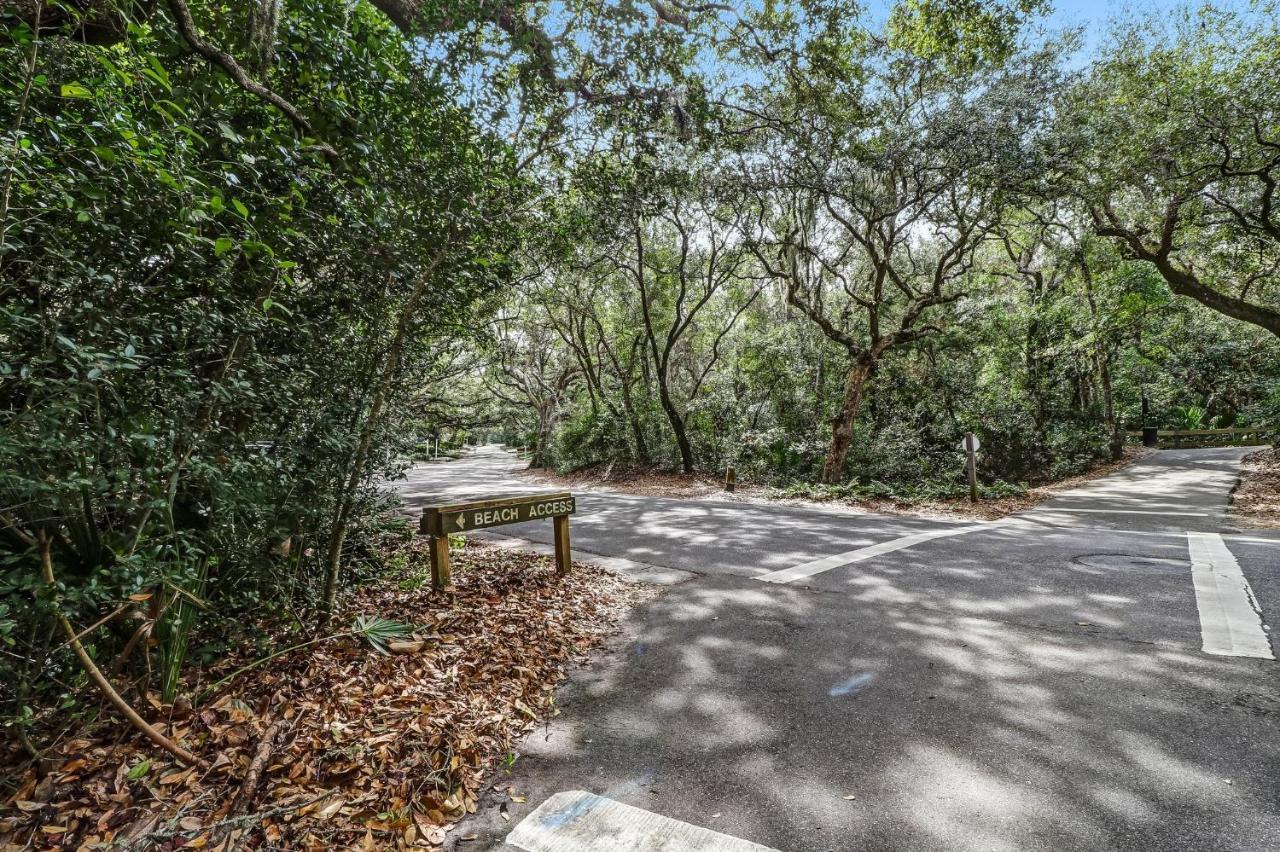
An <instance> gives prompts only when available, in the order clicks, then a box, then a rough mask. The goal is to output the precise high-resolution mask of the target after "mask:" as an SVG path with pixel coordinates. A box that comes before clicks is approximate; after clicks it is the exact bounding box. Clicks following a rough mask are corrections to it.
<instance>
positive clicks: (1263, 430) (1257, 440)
mask: <svg viewBox="0 0 1280 852" xmlns="http://www.w3.org/2000/svg"><path fill="white" fill-rule="evenodd" d="M1126 434H1127V435H1128V437H1129V443H1131V444H1141V443H1142V432H1141V430H1139V431H1134V432H1128V433H1126ZM1276 437H1277V432H1276V430H1275V429H1273V428H1272V427H1270V426H1243V427H1237V428H1234V429H1161V430H1159V431H1158V432H1157V433H1156V441H1157V445H1158V446H1161V447H1165V448H1166V449H1187V448H1192V447H1249V446H1253V445H1255V444H1258V445H1261V444H1271V443H1274V442H1275V440H1276Z"/></svg>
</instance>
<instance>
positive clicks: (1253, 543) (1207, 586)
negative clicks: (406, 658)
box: [402, 450, 1280, 852]
mask: <svg viewBox="0 0 1280 852" xmlns="http://www.w3.org/2000/svg"><path fill="white" fill-rule="evenodd" d="M1241 455H1242V452H1241V451H1238V450H1203V451H1167V452H1161V453H1157V454H1156V455H1154V456H1153V457H1151V458H1149V459H1147V460H1144V461H1142V462H1139V463H1138V464H1136V465H1134V466H1132V467H1130V468H1128V469H1126V470H1125V471H1122V472H1121V473H1120V474H1117V475H1115V476H1112V477H1108V478H1107V479H1105V480H1099V481H1097V482H1095V483H1090V484H1089V485H1086V486H1084V487H1082V488H1079V489H1076V490H1074V491H1072V492H1069V493H1064V494H1062V495H1060V496H1058V497H1055V498H1054V499H1053V500H1051V501H1049V502H1047V503H1045V504H1042V505H1041V506H1040V507H1038V508H1036V509H1035V510H1033V511H1030V512H1027V513H1024V514H1022V515H1019V516H1015V517H1014V518H1010V519H1006V520H1004V521H1000V522H995V523H991V524H971V523H968V524H967V523H945V522H936V521H926V520H917V519H909V518H899V517H885V516H878V515H859V514H850V513H846V512H840V511H829V510H826V509H821V508H815V509H809V508H796V507H779V506H761V505H753V504H743V503H730V502H715V501H706V500H667V499H662V498H645V497H633V496H625V495H614V494H606V493H599V492H589V493H585V494H583V495H581V496H580V498H579V512H578V515H576V516H575V517H574V519H573V522H572V524H573V537H574V547H575V549H576V550H582V551H586V552H590V553H597V554H601V555H604V556H610V557H621V558H625V559H628V560H634V561H636V562H640V563H647V564H650V565H656V566H662V567H664V568H673V569H680V570H682V571H688V572H692V574H691V576H690V577H689V579H687V580H685V581H684V582H680V583H678V584H676V585H674V586H672V587H671V588H670V589H669V590H668V591H667V593H666V594H664V595H663V596H662V597H661V598H659V599H658V600H657V601H655V602H653V603H652V604H650V605H648V606H646V607H644V608H642V609H641V610H640V611H638V612H637V614H636V616H635V617H634V618H633V620H632V623H631V624H630V625H629V627H628V631H627V634H626V636H625V637H624V638H623V640H621V642H620V644H619V647H618V648H617V649H616V651H615V652H614V653H613V654H611V655H608V656H607V657H606V658H605V659H604V661H603V662H602V664H601V665H600V666H597V667H594V668H593V669H591V670H590V671H586V672H583V673H581V674H580V675H579V676H576V677H575V678H574V679H573V680H572V681H571V683H570V685H569V687H568V688H567V689H566V691H565V693H564V694H563V696H562V698H561V699H560V703H561V706H562V707H564V713H563V715H562V716H561V717H560V718H559V719H557V720H556V721H555V722H554V723H553V724H552V725H550V727H549V728H548V729H547V730H546V731H545V732H544V733H540V734H539V735H538V736H535V737H534V738H533V739H531V740H530V742H528V743H526V745H525V747H524V748H523V749H522V757H521V759H520V761H519V762H518V764H517V768H516V770H515V773H514V774H513V777H512V780H513V782H515V783H516V784H517V785H518V786H519V787H521V789H523V790H526V791H527V793H528V802H527V804H524V805H518V804H513V805H511V806H510V807H511V812H510V816H511V817H512V818H513V820H512V822H510V823H508V822H506V821H504V820H501V819H499V818H498V815H497V814H495V813H490V814H488V815H487V816H486V815H483V814H482V815H481V816H480V819H478V820H477V821H476V823H475V827H473V828H472V829H470V830H472V831H476V832H478V833H479V835H480V839H479V840H477V841H474V842H472V843H470V844H467V847H468V848H477V849H503V850H508V849H513V848H520V847H513V846H510V845H504V844H503V839H504V838H505V837H506V836H507V833H508V832H509V831H510V830H511V828H512V827H513V826H514V825H516V824H517V823H518V822H519V821H520V820H521V819H522V818H523V817H525V816H526V815H527V814H528V813H529V812H531V811H533V809H534V808H536V807H538V806H539V805H541V804H543V803H545V802H546V801H547V800H548V799H549V798H550V797H552V796H553V795H556V794H562V793H567V792H570V791H587V792H588V793H590V794H595V796H594V797H587V798H586V799H583V800H581V801H590V802H595V801H596V800H597V799H599V797H605V798H604V799H602V800H601V801H609V802H618V803H622V804H625V805H628V806H631V807H634V808H640V809H642V810H643V811H644V812H646V813H650V814H655V815H660V816H661V818H666V819H670V820H677V821H679V822H678V823H676V825H681V824H687V825H688V826H689V827H690V829H691V828H692V827H693V826H699V827H702V828H704V829H707V830H711V831H714V832H719V833H723V834H724V835H728V836H732V837H735V838H741V839H744V840H746V841H751V842H754V843H757V844H762V845H764V846H765V847H766V848H773V849H779V850H788V852H806V851H807V850H824V849H830V850H852V849H984V850H985V849H1103V848H1106V849H1113V848H1114V849H1154V848H1161V849H1233V850H1234V849H1259V850H1261V849H1275V848H1280V796H1277V793H1276V790H1277V789H1278V788H1280V736H1277V734H1280V687H1278V684H1280V681H1278V680H1277V674H1278V673H1280V672H1278V670H1277V664H1276V662H1274V661H1273V660H1272V659H1267V657H1271V656H1273V654H1274V651H1275V646H1274V639H1273V636H1272V633H1271V631H1270V630H1269V629H1268V628H1267V627H1266V624H1267V623H1268V621H1269V620H1270V619H1275V617H1276V613H1277V612H1280V534H1276V533H1256V532H1239V531H1234V530H1232V529H1231V528H1230V526H1229V523H1230V521H1229V516H1227V515H1226V512H1225V510H1226V506H1227V500H1228V495H1229V491H1230V488H1231V486H1232V484H1233V483H1234V481H1235V476H1236V469H1237V466H1238V459H1239V457H1240V456H1241ZM511 468H512V465H511V463H510V461H509V457H505V456H502V455H498V454H496V453H482V454H480V455H478V456H474V457H471V458H468V459H465V460H463V461H459V462H454V463H450V464H448V465H434V466H427V467H424V468H418V469H415V471H413V472H412V473H411V475H410V477H409V480H408V482H407V483H406V484H405V485H404V487H403V489H402V493H404V494H405V495H406V497H407V500H408V501H409V502H410V503H411V504H416V505H422V504H426V503H429V502H435V501H437V500H440V499H445V498H448V499H454V498H458V497H472V496H480V495H482V494H483V495H485V496H489V495H491V494H493V493H494V492H498V493H512V492H513V491H517V490H520V491H530V490H537V489H536V488H533V487H531V486H530V485H529V483H528V482H527V481H526V480H520V479H513V478H512V476H511V473H510V471H511ZM549 527H550V525H549V524H545V523H538V524H527V525H521V526H513V527H504V528H503V529H502V530H501V532H503V533H509V534H511V535H515V536H520V537H523V538H528V539H530V540H533V541H537V542H549V541H550V529H549ZM849 797H852V798H849ZM574 801H575V802H577V804H575V805H574V807H579V808H580V807H583V805H582V804H581V801H580V800H578V799H575V800H574ZM624 811H625V809H622V810H618V809H607V808H606V809H601V813H602V814H603V813H607V814H610V815H614V814H615V813H620V812H624ZM625 812H628V813H629V811H625ZM544 816H545V814H544V815H543V816H539V817H537V819H543V818H544ZM561 816H563V815H561ZM559 818H560V817H557V819H559ZM570 823H572V824H574V825H582V826H586V825H587V823H586V822H582V823H578V822H573V821H570ZM646 824H648V823H646ZM649 830H650V831H656V830H657V829H654V828H652V827H651V828H650V829H649ZM680 830H681V831H687V829H680ZM688 836H692V835H688ZM528 842H532V841H528ZM525 848H527V847H525ZM548 848H551V847H548ZM564 848H566V849H567V848H570V847H568V846H566V847H564ZM615 848H617V849H619V850H623V849H630V848H632V847H630V846H626V845H624V842H623V841H622V840H621V839H620V840H619V842H618V845H617V846H616V847H615ZM636 848H640V847H636ZM659 848H662V847H659ZM670 848H672V849H675V848H693V847H691V846H688V845H687V843H686V846H684V847H681V846H672V847H670ZM531 852H542V850H540V849H532V850H531Z"/></svg>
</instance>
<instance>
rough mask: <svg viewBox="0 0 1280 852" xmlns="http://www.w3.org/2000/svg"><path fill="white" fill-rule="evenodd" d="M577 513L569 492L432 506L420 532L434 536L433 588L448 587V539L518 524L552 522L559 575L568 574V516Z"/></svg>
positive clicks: (423, 520)
mask: <svg viewBox="0 0 1280 852" xmlns="http://www.w3.org/2000/svg"><path fill="white" fill-rule="evenodd" d="M576 510H577V503H576V501H575V500H574V498H573V495H572V494H570V493H569V492H567V491H562V492H559V493H556V494H537V495H533V496H529V497H506V498H500V499H496V500H479V501H476V502H474V503H454V504H451V505H447V506H431V507H429V508H428V509H427V510H426V511H425V512H423V513H422V525H421V527H420V530H421V531H422V532H423V533H424V534H426V535H429V536H431V544H430V550H431V585H433V586H435V587H436V588H437V589H443V588H445V587H446V586H448V585H449V582H450V577H451V572H450V569H449V535H450V533H463V532H470V531H471V530H478V529H484V528H486V527H497V526H502V525H503V524H518V523H522V522H524V521H536V520H540V519H542V518H550V519H551V522H552V532H553V536H552V537H553V538H554V540H555V544H556V571H557V572H558V573H560V574H565V573H568V571H569V516H570V515H572V514H573V513H574V512H575V511H576Z"/></svg>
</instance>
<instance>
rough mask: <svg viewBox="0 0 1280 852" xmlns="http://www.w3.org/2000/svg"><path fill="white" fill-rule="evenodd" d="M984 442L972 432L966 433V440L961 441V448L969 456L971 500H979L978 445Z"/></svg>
mask: <svg viewBox="0 0 1280 852" xmlns="http://www.w3.org/2000/svg"><path fill="white" fill-rule="evenodd" d="M980 446H982V443H981V442H980V441H979V440H978V436H977V435H975V434H973V433H972V432H965V433H964V440H963V441H961V442H960V449H962V450H964V452H965V455H966V456H968V459H967V460H966V461H967V464H966V467H967V468H968V473H969V501H970V502H972V503H977V502H978V447H980Z"/></svg>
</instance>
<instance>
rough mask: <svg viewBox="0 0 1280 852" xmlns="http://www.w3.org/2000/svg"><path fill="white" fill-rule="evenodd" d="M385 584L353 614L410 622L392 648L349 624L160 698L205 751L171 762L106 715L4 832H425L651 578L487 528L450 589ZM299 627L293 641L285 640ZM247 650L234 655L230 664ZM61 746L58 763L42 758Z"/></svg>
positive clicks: (263, 835) (495, 761)
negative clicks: (216, 684)
mask: <svg viewBox="0 0 1280 852" xmlns="http://www.w3.org/2000/svg"><path fill="white" fill-rule="evenodd" d="M421 544H422V543H421V542H415V543H414V544H413V545H411V546H410V554H409V556H410V558H409V560H408V564H409V566H410V568H409V569H407V570H408V571H410V572H411V574H410V575H409V576H410V579H409V580H408V581H406V580H405V579H404V578H402V579H401V580H400V581H399V582H397V581H396V580H395V579H389V580H386V581H379V582H378V583H376V584H372V585H370V586H369V587H367V588H365V589H364V590H363V591H361V592H360V593H359V594H358V595H357V596H356V598H355V600H354V601H353V602H352V603H351V605H350V606H349V607H348V610H347V611H346V612H345V613H344V616H343V617H344V618H345V619H346V621H345V622H344V623H349V622H350V620H351V618H353V617H354V616H356V615H359V614H369V615H377V616H379V617H382V618H387V619H392V620H396V621H401V622H406V623H409V624H412V625H415V626H416V627H417V629H416V630H415V632H414V634H413V636H411V637H406V638H405V639H403V640H400V641H397V642H395V643H392V644H391V647H392V651H393V652H392V653H391V654H390V655H383V654H379V653H377V652H375V651H373V650H371V649H370V648H369V647H368V646H367V645H365V644H363V643H361V642H360V641H359V640H357V639H355V638H351V637H346V638H341V639H335V640H333V641H330V642H322V643H319V644H316V645H313V646H311V647H308V648H306V649H304V650H299V651H297V652H295V653H292V654H288V655H285V656H282V657H280V658H278V659H276V660H273V661H271V662H270V663H268V664H266V665H264V666H262V667H261V668H258V669H255V670H253V671H251V672H248V673H246V674H244V675H241V676H240V677H239V678H238V679H236V680H234V681H232V682H231V683H229V684H227V685H226V686H225V687H224V688H222V689H221V690H220V691H219V693H218V694H216V695H214V696H211V697H210V698H208V699H207V700H206V701H204V702H203V703H202V704H201V705H200V706H198V707H196V708H194V709H184V708H160V707H158V706H155V707H153V708H152V709H153V710H154V711H155V712H153V713H152V714H151V716H152V718H153V719H163V718H164V717H165V716H166V715H167V716H168V718H169V719H170V721H169V724H168V725H166V726H165V730H166V733H168V734H169V735H170V736H172V737H174V738H175V739H177V740H179V741H180V742H181V743H182V744H183V745H185V746H187V747H188V748H191V749H192V750H193V751H195V752H197V753H198V754H199V755H200V756H202V757H204V758H205V759H207V760H208V761H209V764H210V768H209V769H207V770H201V769H196V768H183V767H181V766H178V765H176V764H175V763H174V762H173V760H172V759H171V758H170V757H169V755H167V754H165V753H164V752H162V751H160V750H159V749H157V748H155V747H153V746H151V745H150V744H149V743H148V742H147V741H146V740H143V739H142V738H141V737H139V736H137V735H136V734H135V733H133V732H132V730H131V729H128V728H125V727H124V726H123V725H117V724H114V720H107V721H104V722H103V723H101V724H99V725H97V726H96V727H94V728H92V729H90V730H88V731H85V732H83V733H82V735H81V736H79V737H78V738H76V739H73V740H70V741H67V742H64V743H62V744H61V746H60V747H59V748H58V749H57V753H56V754H55V755H51V757H54V758H55V761H54V768H53V769H52V771H49V772H47V773H45V774H41V773H40V772H39V771H38V769H37V768H36V767H34V766H31V767H28V768H27V769H26V771H25V774H24V775H23V776H22V777H21V778H20V779H19V780H18V788H17V792H16V793H15V794H14V795H13V796H12V797H10V799H9V800H8V802H7V804H8V808H7V810H6V813H5V814H4V815H3V817H0V844H3V845H4V846H5V848H21V847H26V848H31V847H35V848H64V849H95V848H113V849H178V848H183V849H215V848H217V849H224V848H225V849H231V848H244V847H247V848H256V847H271V848H288V849H332V848H355V849H392V848H395V849H409V848H419V849H430V848H433V847H436V846H438V845H439V844H440V843H442V842H443V841H444V839H445V836H446V834H447V833H448V832H449V831H450V830H451V828H452V825H453V823H454V821H455V820H457V819H459V818H461V817H462V816H464V815H465V814H466V813H468V812H472V811H474V810H475V807H476V799H477V796H478V794H479V793H480V792H481V789H482V787H483V785H484V784H485V783H486V780H485V779H486V776H487V775H488V774H490V773H491V772H492V771H493V770H494V769H495V768H497V767H498V766H499V765H500V764H501V763H502V761H503V760H504V759H505V758H507V756H508V755H510V754H511V753H512V749H513V747H514V746H515V744H516V743H517V742H519V740H520V739H521V738H522V737H523V736H524V735H525V734H527V733H528V732H529V731H531V730H532V729H533V728H534V727H535V725H536V724H537V722H538V720H539V719H540V718H542V717H545V716H547V715H548V714H549V713H553V712H554V707H553V705H554V702H553V694H554V690H555V686H556V684H557V683H558V682H559V681H560V680H562V679H563V678H564V676H565V671H566V669H567V668H568V667H569V666H571V665H573V664H575V663H576V662H580V661H581V660H583V659H584V658H585V654H586V652H588V651H589V650H590V649H591V648H593V647H594V646H595V645H597V644H598V643H599V642H600V641H601V640H602V639H603V638H604V637H605V636H606V635H608V634H609V633H610V632H612V630H613V629H614V626H615V625H616V624H617V622H618V620H619V618H620V617H621V615H622V613H623V612H624V611H625V610H626V609H627V608H628V607H629V606H631V605H632V604H634V603H635V602H636V601H638V600H640V599H642V598H643V597H645V596H647V595H649V594H651V590H649V589H647V588H645V587H638V586H634V585H629V584H627V583H625V582H623V581H621V580H619V579H618V578H616V577H614V576H613V575H611V574H608V573H607V572H604V571H602V570H600V569H597V568H594V567H592V566H589V565H575V566H574V569H573V571H572V572H571V573H570V574H569V575H568V576H564V577H560V576H557V575H556V574H555V572H554V570H553V568H552V566H551V562H550V560H549V559H547V558H545V557H538V556H532V555H530V554H527V553H520V552H515V551H508V550H501V549H498V548H493V547H487V546H485V545H483V544H479V543H475V542H472V543H470V544H469V546H468V547H467V548H466V549H465V550H463V551H460V552H458V553H457V554H456V556H455V571H456V573H455V577H454V580H455V583H456V586H455V588H454V589H452V590H450V591H446V592H435V591H431V589H430V587H429V585H427V586H425V587H422V588H411V587H412V586H413V585H415V582H416V581H415V580H414V579H412V578H417V577H421V576H423V574H424V573H425V568H424V566H425V558H424V557H425V555H424V554H423V553H422V552H421ZM284 643H285V640H284V639H283V638H282V639H281V645H282V646H283V644H284ZM248 659H249V658H248V657H246V658H244V659H237V660H227V661H225V662H224V663H222V664H220V665H219V666H218V667H217V670H216V671H214V672H213V673H212V678H207V680H206V682H207V681H208V680H212V679H216V678H217V677H218V676H220V675H221V674H223V673H225V672H229V671H232V670H234V668H235V666H237V665H240V664H243V663H245V662H247V661H248ZM48 765H49V761H46V766H48Z"/></svg>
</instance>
